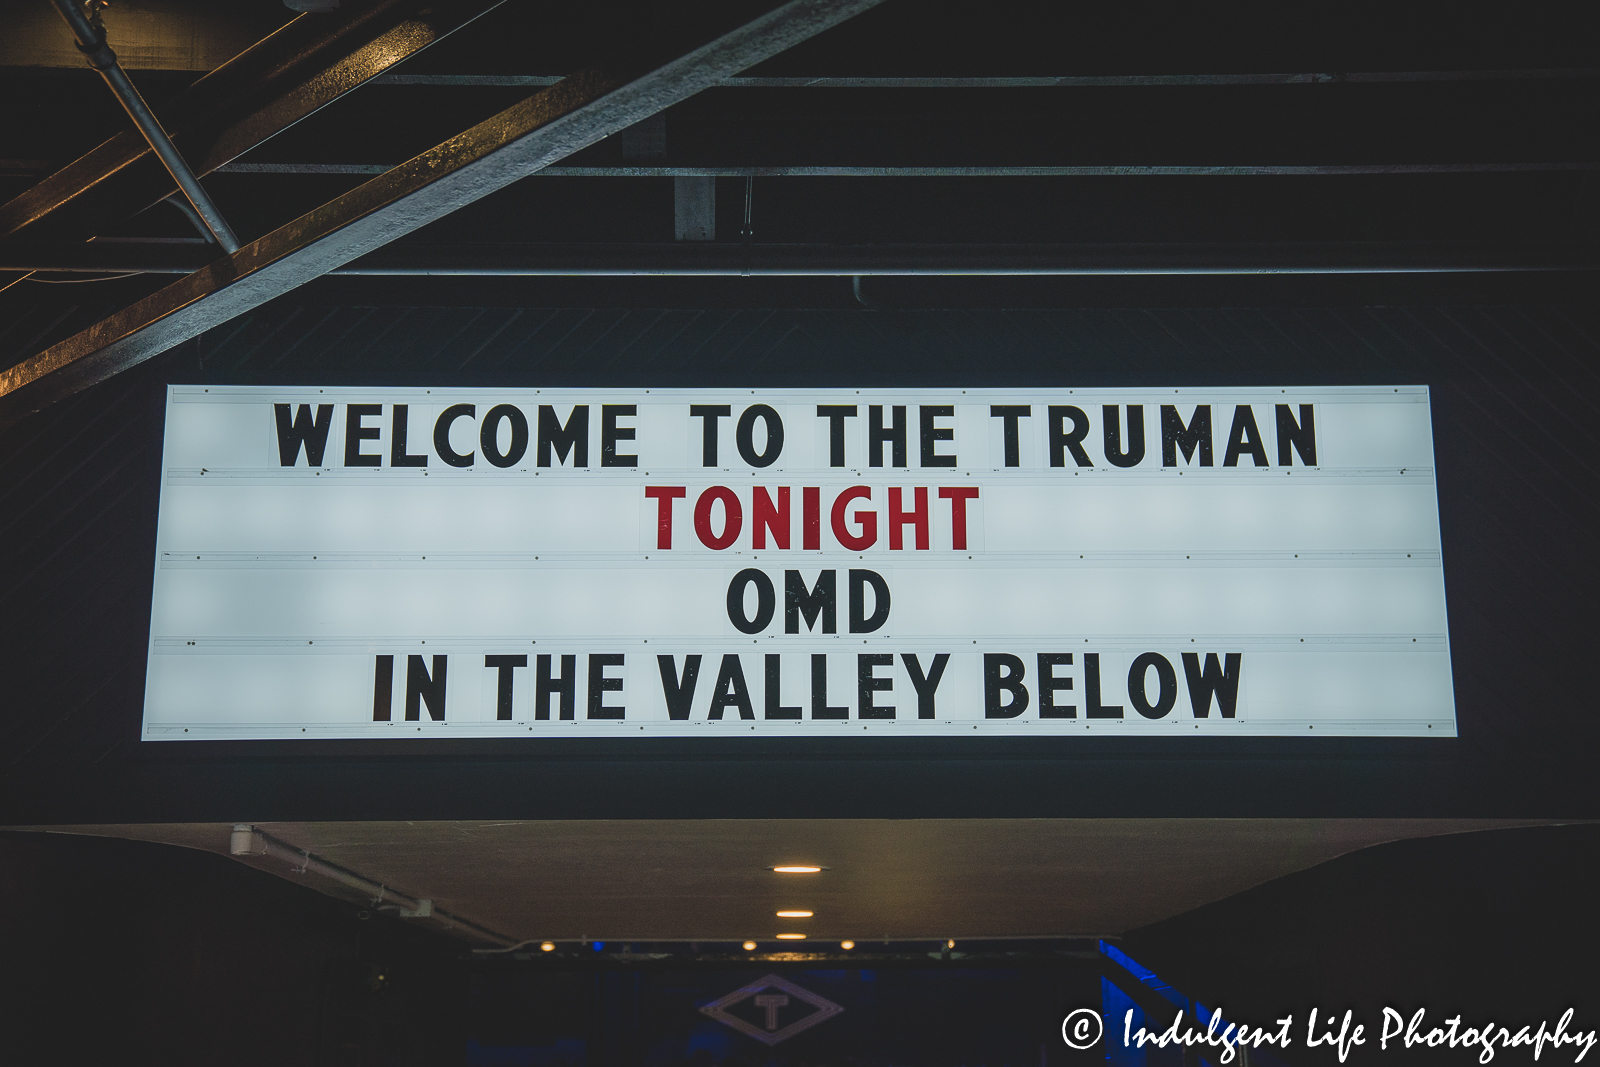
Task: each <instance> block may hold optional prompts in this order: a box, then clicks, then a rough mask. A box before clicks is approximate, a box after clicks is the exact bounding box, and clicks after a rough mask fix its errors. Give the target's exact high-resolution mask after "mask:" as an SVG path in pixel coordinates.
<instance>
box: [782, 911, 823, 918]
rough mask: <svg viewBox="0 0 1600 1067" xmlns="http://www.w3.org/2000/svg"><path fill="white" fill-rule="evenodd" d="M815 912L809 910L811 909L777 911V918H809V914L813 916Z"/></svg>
mask: <svg viewBox="0 0 1600 1067" xmlns="http://www.w3.org/2000/svg"><path fill="white" fill-rule="evenodd" d="M815 914H816V913H815V912H811V911H780V912H778V918H780V919H809V918H811V916H813V915H815Z"/></svg>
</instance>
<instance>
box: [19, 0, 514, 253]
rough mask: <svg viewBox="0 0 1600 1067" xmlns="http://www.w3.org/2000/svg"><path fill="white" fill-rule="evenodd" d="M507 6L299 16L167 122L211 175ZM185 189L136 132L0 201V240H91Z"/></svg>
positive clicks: (364, 5) (405, 7) (365, 2)
mask: <svg viewBox="0 0 1600 1067" xmlns="http://www.w3.org/2000/svg"><path fill="white" fill-rule="evenodd" d="M501 2H503V0H345V3H344V4H343V6H341V8H340V9H339V10H338V12H337V13H334V14H316V15H301V16H300V17H298V18H296V19H294V20H293V21H291V22H289V23H288V24H287V25H286V26H284V27H283V28H282V29H280V30H278V31H277V32H276V33H273V34H271V35H270V36H268V37H266V38H264V39H263V40H261V41H260V42H258V43H256V44H255V45H253V46H251V47H250V48H248V49H246V50H245V51H244V52H241V53H240V54H239V55H238V56H236V57H234V58H233V59H232V60H229V61H228V62H227V63H225V64H223V65H222V66H220V67H218V68H217V69H216V70H214V71H211V72H210V73H208V74H206V75H205V76H204V77H202V78H200V79H199V80H197V81H196V82H195V83H194V84H192V85H190V86H189V87H188V88H187V89H185V90H184V91H183V92H182V93H180V94H178V96H177V97H175V98H174V99H172V100H171V101H170V102H168V103H167V104H166V105H164V106H163V107H162V108H161V122H162V125H163V126H164V127H165V128H166V130H167V132H168V133H169V134H170V135H171V137H172V140H173V142H174V143H175V144H176V145H177V147H178V149H179V150H180V151H181V152H182V153H183V155H184V158H185V159H186V160H187V161H188V163H189V165H190V167H191V168H192V169H193V170H194V172H195V173H196V174H199V175H205V174H208V173H210V172H211V171H214V170H216V169H217V168H218V167H220V166H221V165H222V164H224V163H227V162H228V161H230V160H232V159H235V158H237V157H238V156H239V155H241V154H243V153H244V152H247V151H249V150H250V149H251V148H254V147H255V146H256V145H258V144H260V143H261V142H262V141H265V140H266V139H267V138H269V137H271V136H272V135H273V134H276V133H278V132H280V131H282V130H284V129H286V128H288V127H289V126H291V125H293V124H294V123H296V122H298V121H299V120H301V119H303V118H305V117H306V116H307V115H309V114H311V113H312V112H314V111H316V110H317V109H319V108H321V107H324V106H325V105H327V104H329V103H332V102H333V101H334V100H337V99H338V98H339V97H341V96H343V95H344V94H345V93H347V92H349V91H350V90H352V89H354V88H356V87H357V86H360V85H362V84H364V83H365V82H368V81H370V80H371V79H372V78H374V77H377V76H378V75H380V74H382V73H383V72H384V71H386V70H389V69H390V68H391V67H393V66H394V65H395V64H396V63H399V62H400V61H401V60H403V59H406V58H408V57H410V56H412V55H415V54H416V53H417V52H419V51H421V50H422V49H424V48H426V47H427V46H428V45H430V44H432V43H433V42H435V41H437V40H439V39H440V38H441V37H444V36H445V35H446V34H449V33H451V32H453V31H455V30H457V29H459V28H461V27H462V26H464V25H466V24H467V23H468V22H471V21H472V20H473V19H475V18H477V17H478V16H479V15H481V14H483V13H484V12H485V11H488V10H490V9H492V8H494V7H497V6H498V5H499V4H500V3H501ZM176 190H177V187H176V185H175V184H174V183H173V181H172V178H171V176H170V175H168V174H167V172H166V170H165V169H164V168H163V167H162V166H161V163H160V161H159V160H157V159H156V158H155V155H154V154H153V153H152V152H151V151H150V147H149V146H148V145H147V144H146V143H145V141H144V138H143V137H141V136H140V135H139V133H138V132H137V131H135V130H126V131H124V132H122V133H119V134H117V135H116V136H114V137H112V138H111V139H110V140H107V141H105V142H104V143H103V144H101V145H99V146H98V147H96V148H94V149H92V150H91V151H89V152H88V153H86V154H85V155H83V156H82V157H81V158H79V159H77V160H76V161H74V162H72V163H70V164H68V165H67V166H65V167H63V168H61V169H60V170H58V171H56V172H55V173H54V174H52V175H50V176H49V177H48V178H45V179H44V180H42V181H40V182H39V183H38V184H36V185H34V186H33V187H32V188H31V189H28V190H27V191H26V192H23V193H22V194H20V195H18V196H17V197H15V198H13V199H12V200H11V201H10V202H9V203H6V204H3V205H0V237H3V236H7V235H17V236H26V237H29V238H35V239H44V238H49V237H66V238H74V239H82V238H85V237H90V236H93V235H94V234H96V233H99V232H101V231H102V230H103V229H104V227H106V226H107V225H109V224H111V223H114V222H118V221H121V220H122V219H124V218H127V217H129V216H131V215H134V214H137V213H138V212H139V211H142V210H144V209H145V208H147V207H149V206H150V205H152V204H154V203H156V202H157V201H159V200H162V199H165V198H166V197H168V196H170V195H172V193H173V192H175V191H176Z"/></svg>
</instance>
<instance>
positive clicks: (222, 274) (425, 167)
mask: <svg viewBox="0 0 1600 1067" xmlns="http://www.w3.org/2000/svg"><path fill="white" fill-rule="evenodd" d="M877 2H878V0H790V2H788V3H783V4H777V5H774V4H771V3H759V4H753V3H742V4H727V5H724V4H708V5H705V6H703V7H699V8H696V9H693V11H692V13H690V12H684V11H672V12H670V13H669V12H664V11H660V9H656V8H651V9H647V10H649V11H651V12H654V14H651V15H647V16H645V18H646V19H655V20H658V24H655V25H641V26H639V27H637V30H638V31H639V33H638V36H637V38H635V40H636V43H635V44H634V45H633V46H631V47H629V48H627V49H624V50H623V51H622V52H621V53H619V54H618V55H616V56H614V57H613V58H611V59H610V60H608V61H605V62H602V63H600V64H598V65H596V66H593V67H591V68H589V69H587V70H584V71H581V72H579V73H578V74H575V75H573V76H572V77H570V78H568V79H566V80H565V81H563V82H560V83H559V84H557V85H552V86H550V87H549V88H548V89H545V90H543V91H541V92H538V93H536V94H534V95H533V96H531V97H529V98H528V99H527V100H524V101H523V102H521V103H519V104H516V105H514V106H512V107H510V108H508V109H506V110H505V111H502V112H500V113H499V114H498V115H495V116H493V117H491V118H489V119H486V120H485V121H483V122H481V123H479V124H478V125H477V126H474V127H473V128H472V129H470V130H467V131H466V132H464V133H461V134H459V135H457V136H456V137H453V138H451V139H450V140H448V141H446V142H444V143H443V144H441V145H438V146H436V147H434V148H431V149H429V150H428V151H426V152H424V153H422V154H421V155H419V156H417V157H416V158H414V159H412V160H410V161H409V162H406V163H403V164H401V165H400V166H398V167H396V168H394V169H393V170H391V171H388V172H387V173H385V174H382V175H380V176H378V177H376V178H374V179H373V180H371V181H369V182H367V183H366V184H364V185H361V186H359V187H358V188H356V189H353V190H351V191H350V192H349V193H346V194H345V195H343V196H341V197H339V198H338V199H336V200H334V201H332V202H331V203H328V204H325V205H323V206H322V207H320V208H317V209H316V210H314V211H311V212H309V213H308V214H306V215H303V216H301V217H300V218H298V219H296V220H294V221H293V222H291V223H289V224H288V225H286V226H283V227H281V228H279V229H278V230H275V231H274V232H272V233H270V234H267V235H266V236H265V237H263V238H261V239H260V240H257V241H254V242H252V243H251V244H249V245H246V246H245V247H244V248H241V249H240V250H239V251H238V252H236V253H234V254H233V255H231V256H229V257H227V258H226V259H222V260H218V261H217V262H215V263H212V264H209V265H208V266H206V267H205V268H204V269H203V270H201V271H198V272H196V273H194V274H191V275H189V276H188V277H186V278H183V279H182V280H180V281H178V282H175V283H174V284H172V285H170V286H168V287H167V288H165V289H163V290H161V291H160V292H157V293H154V294H152V295H151V296H149V297H146V298H145V299H144V300H141V301H139V302H138V303H136V304H134V305H133V306H132V307H129V308H127V309H125V310H123V311H121V312H118V313H117V314H115V315H112V316H111V317H109V318H107V319H104V320H102V321H101V322H99V323H96V324H95V325H94V326H91V327H90V328H88V329H87V330H84V331H83V332H82V333H79V334H77V335H76V336H74V337H71V338H68V339H67V340H65V341H63V342H61V343H60V344H57V345H55V346H53V347H51V348H49V349H46V350H45V351H43V352H41V353H39V354H38V355H35V356H33V357H31V358H29V359H27V360H24V361H23V362H22V363H20V364H18V365H17V366H15V367H12V368H10V369H9V370H7V371H5V372H3V373H0V423H8V422H11V421H14V420H16V419H17V418H20V417H21V416H23V415H26V414H27V413H29V412H31V411H35V410H37V409H39V408H40V407H43V406H44V405H46V404H49V403H52V402H54V401H55V400H57V399H60V398H61V397H63V396H67V395H70V394H71V393H74V392H77V391H79V390H81V389H84V388H87V387H88V386H90V385H92V384H94V383H95V382H98V381H102V380H104V379H105V378H108V377H110V376H112V375H113V374H116V373H117V372H119V371H121V370H123V369H125V368H127V367H130V366H133V365H134V364H137V363H140V362H142V361H144V360H146V359H149V358H150V357H151V356H154V355H156V354H158V353H160V352H164V351H166V350H167V349H168V348H171V347H172V346H173V345H176V344H180V343H182V342H183V341H186V340H188V339H189V338H192V337H195V336H198V335H199V334H201V333H203V332H204V331H205V330H207V329H210V328H211V327H212V326H216V325H218V324H220V323H223V322H226V321H227V320H228V319H231V318H233V317H234V316H236V315H239V314H242V313H244V312H246V311H248V310H250V309H251V308H254V307H257V306H259V305H261V304H263V303H266V302H267V301H268V300H271V299H273V298H274V297H277V296H281V295H282V294H284V293H286V292H289V291H290V290H292V289H294V288H296V287H297V286H299V285H303V284H304V283H306V282H308V281H310V280H311V279H313V278H316V277H318V276H319V275H322V274H325V273H327V272H328V271H330V270H334V269H336V268H338V267H342V266H344V265H345V264H346V263H349V262H351V261H352V260H355V259H358V258H360V257H361V256H363V255H365V254H367V253H368V252H371V251H373V250H375V249H377V248H380V247H382V246H383V245H385V244H388V243H389V242H390V241H393V240H395V239H396V238H399V237H403V236H405V235H406V234H407V233H410V232H413V231H415V230H417V229H419V228H421V227H422V226H425V225H427V224H428V223H430V222H433V221H435V220H437V219H439V218H442V217H444V216H445V215H448V214H449V213H450V212H452V211H454V210H456V209H457V208H459V207H461V206H463V205H465V204H469V203H472V202H473V201H475V200H478V199H480V198H481V197H484V196H487V195H488V194H489V193H492V192H494V191H495V190H497V189H501V188H503V187H505V186H506V185H509V184H510V183H511V182H514V181H516V180H517V179H519V178H522V177H524V176H526V175H527V174H530V173H532V172H534V171H537V170H538V169H540V168H541V167H545V166H548V165H549V164H551V163H554V162H555V161H557V160H559V159H562V158H565V157H566V156H568V155H571V154H572V153H573V152H576V151H578V150H579V149H581V148H584V147H586V146H588V145H590V144H593V143H594V142H596V141H598V140H600V139H601V138H602V137H606V136H609V135H610V134H613V133H616V132H618V131H619V130H622V129H624V128H626V127H628V126H630V125H632V124H633V123H635V122H638V121H640V120H642V119H645V118H648V117H649V116H651V115H654V114H656V113H657V112H659V111H662V110H664V109H665V108H668V107H670V106H672V105H673V104H676V103H678V102H679V101H681V100H684V99H687V98H688V97H690V96H693V95H694V94H695V93H697V92H700V91H701V90H702V89H705V88H707V87H709V86H713V85H715V84H717V82H718V81H719V80H720V79H722V78H725V77H727V76H728V75H730V74H735V73H737V72H739V71H741V70H745V69H747V68H749V67H751V66H753V65H755V64H756V63H759V62H761V61H762V60H764V59H766V58H768V57H769V56H772V55H776V54H777V53H779V52H782V51H784V50H785V49H787V48H790V47H792V46H793V45H796V44H798V43H800V42H801V41H804V40H806V39H808V38H810V37H813V36H815V35H816V34H818V33H821V32H822V31H823V30H826V29H828V28H830V27H832V26H834V25H837V24H838V23H840V22H842V21H844V20H845V19H848V18H850V17H851V16H852V15H855V14H858V13H860V12H862V11H865V10H867V9H869V8H871V7H873V6H874V5H875V4H876V3H877Z"/></svg>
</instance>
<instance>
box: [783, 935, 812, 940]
mask: <svg viewBox="0 0 1600 1067" xmlns="http://www.w3.org/2000/svg"><path fill="white" fill-rule="evenodd" d="M805 939H806V935H805V934H779V935H778V940H779V941H804V940H805Z"/></svg>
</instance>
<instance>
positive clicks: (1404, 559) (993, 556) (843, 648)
mask: <svg viewBox="0 0 1600 1067" xmlns="http://www.w3.org/2000/svg"><path fill="white" fill-rule="evenodd" d="M163 478H164V480H163V484H162V491H161V509H160V530H159V535H158V542H159V543H158V548H157V560H156V575H155V592H154V602H153V608H152V623H151V638H150V656H149V670H148V675H147V682H146V691H145V718H144V733H143V736H144V737H145V738H146V739H149V740H199V739H219V738H220V739H250V738H306V739H311V738H440V737H576V736H605V737H619V738H620V737H662V736H678V737H737V736H746V737H748V736H758V735H772V734H781V735H791V736H855V737H863V736H871V735H880V736H881V735H890V736H906V735H912V734H945V735H957V736H968V737H980V736H994V735H1011V736H1040V735H1047V734H1048V735H1055V734H1064V735H1080V736H1093V735H1100V736H1104V735H1107V734H1110V735H1113V736H1140V737H1150V736H1181V737H1198V736H1201V735H1223V736H1242V735H1251V734H1254V735H1260V734H1272V735H1294V736H1312V737H1314V736H1318V735H1326V734H1359V735H1391V736H1392V735H1413V736H1435V737H1437V736H1453V735H1454V733H1455V709H1454V701H1453V696H1452V690H1451V679H1450V657H1449V648H1448V644H1447V637H1446V632H1445V598H1444V577H1443V569H1442V564H1441V560H1440V551H1439V520H1438V508H1437V499H1436V494H1435V488H1434V472H1433V445H1432V436H1431V428H1430V419H1429V408H1428V393H1427V390H1426V388H1423V387H1400V388H1395V387H1383V388H1377V387H1362V388H1319V389H1281V388H1248V389H1116V390H1105V389H1057V390H1037V391H1031V392H1030V391H1023V390H994V389H967V390H962V389H941V390H926V389H925V390H886V389H860V390H857V389H831V390H801V389H789V390H783V389H764V390H763V389H757V390H752V389H723V390H717V389H704V390H673V389H665V390H664V389H634V390H617V389H609V390H608V389H522V390H509V389H500V390H495V389H480V390H470V389H421V388H418V389H344V388H328V389H317V388H277V387H216V386H212V387H209V388H207V387H203V386H175V387H172V388H171V390H170V393H169V396H168V405H167V424H166V448H165V455H164V462H163Z"/></svg>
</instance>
